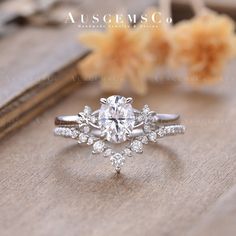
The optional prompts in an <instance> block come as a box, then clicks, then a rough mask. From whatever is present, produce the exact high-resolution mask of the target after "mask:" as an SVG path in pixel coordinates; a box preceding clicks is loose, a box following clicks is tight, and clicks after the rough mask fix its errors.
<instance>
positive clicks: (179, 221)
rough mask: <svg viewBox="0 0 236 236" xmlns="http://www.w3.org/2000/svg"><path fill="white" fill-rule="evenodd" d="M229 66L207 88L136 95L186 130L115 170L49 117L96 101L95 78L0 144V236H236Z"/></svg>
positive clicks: (163, 87)
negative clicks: (56, 131) (176, 117)
mask: <svg viewBox="0 0 236 236" xmlns="http://www.w3.org/2000/svg"><path fill="white" fill-rule="evenodd" d="M235 65H236V63H233V64H232V65H231V66H230V68H229V70H228V74H227V75H226V78H225V80H224V83H223V84H220V85H219V86H215V87H211V88H210V89H207V90H204V91H192V90H190V89H189V88H186V87H184V86H182V85H178V84H165V83H163V84H155V85H153V86H151V87H150V93H149V94H148V96H145V97H136V98H135V103H134V104H135V106H136V107H137V108H139V107H141V106H142V105H144V104H145V103H147V104H150V106H151V108H152V109H155V110H157V111H160V112H163V113H171V112H173V113H180V114H181V115H182V121H183V123H185V124H186V125H187V132H186V134H185V135H184V136H179V137H169V138H166V139H162V140H161V141H160V142H159V144H158V145H156V146H148V147H146V148H145V150H144V154H143V155H137V156H136V157H135V158H131V159H130V160H127V162H126V165H125V167H124V168H123V170H122V174H121V175H120V176H116V175H115V174H114V170H113V168H112V167H111V165H110V162H109V160H107V159H104V158H103V157H100V156H92V155H91V154H90V151H91V150H90V148H87V147H82V148H81V147H79V146H78V145H77V144H76V143H75V142H74V140H68V139H63V138H60V137H54V136H53V133H52V130H53V128H54V126H53V121H54V117H55V116H57V115H60V114H76V113H77V112H78V111H80V110H81V109H82V108H83V106H84V104H90V105H91V106H92V107H93V108H94V109H95V108H97V107H98V106H99V105H98V102H97V101H98V99H99V98H100V97H101V96H104V94H102V93H101V92H100V90H99V89H97V88H98V87H97V86H98V85H97V84H96V83H89V84H87V85H86V86H85V87H84V88H83V89H82V90H80V91H78V92H76V93H74V94H73V95H71V96H70V97H68V98H66V99H65V100H63V102H61V103H60V104H58V105H57V106H55V107H54V108H52V109H50V110H49V111H47V112H46V113H44V114H43V115H41V116H39V117H38V118H36V119H35V120H34V121H33V122H31V123H30V124H28V125H27V126H26V127H24V128H22V129H21V130H19V131H18V132H17V133H15V134H14V135H11V136H8V137H7V138H5V139H4V140H2V141H1V143H0V232H1V236H12V235H24V236H27V235H36V236H41V235H50V236H54V235H55V236H60V235H67V236H70V235H76V236H78V235H83V236H87V235H88V236H93V235H94V236H95V235H96V236H100V235H115V236H120V235H129V236H133V235H135V236H136V235H140V236H141V235H150V236H152V235H153V236H157V235H160V236H162V235H163V236H164V235H171V236H172V235H173V236H175V235H176V236H179V235H191V236H192V235H194V236H196V235H198V236H205V235H206V236H211V235H224V236H226V235H227V236H228V235H232V236H233V235H236V226H235V225H236V224H235V219H236V213H235V206H236V195H235V191H236V185H235V184H236V171H235V170H236V143H235V138H236V123H235V122H236V110H235V107H236V93H235V87H236V81H235V79H234V75H235ZM123 94H124V95H130V93H129V91H124V92H123Z"/></svg>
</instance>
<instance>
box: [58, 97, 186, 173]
mask: <svg viewBox="0 0 236 236" xmlns="http://www.w3.org/2000/svg"><path fill="white" fill-rule="evenodd" d="M132 102H133V99H132V98H130V97H128V98H125V97H122V96H119V95H113V96H110V97H108V98H101V99H100V103H101V107H100V109H98V110H96V111H92V109H91V108H90V107H88V106H85V108H84V110H83V111H82V112H80V113H79V114H78V115H72V116H58V117H56V119H55V125H56V126H57V127H56V128H55V130H54V134H55V135H58V136H63V137H68V138H72V139H75V140H76V141H77V142H78V143H79V144H87V145H90V146H92V148H93V150H92V153H93V154H102V155H103V156H104V157H106V158H109V159H110V161H111V164H112V165H113V166H114V167H115V170H116V172H117V173H119V172H120V170H121V167H122V166H123V165H124V163H125V160H126V159H127V158H128V157H131V156H132V155H133V154H135V153H142V152H143V146H144V145H145V144H148V143H149V142H154V143H155V142H157V140H158V139H159V138H163V137H165V136H172V135H177V134H183V133H184V131H185V126H183V125H180V124H179V123H178V120H179V115H175V114H159V113H157V112H155V111H151V110H150V108H149V107H148V105H145V106H144V107H143V108H142V109H141V110H137V109H135V108H133V107H132ZM118 144H124V145H123V148H122V149H123V150H121V151H119V150H118V151H117V150H116V149H117V146H119V147H120V145H118Z"/></svg>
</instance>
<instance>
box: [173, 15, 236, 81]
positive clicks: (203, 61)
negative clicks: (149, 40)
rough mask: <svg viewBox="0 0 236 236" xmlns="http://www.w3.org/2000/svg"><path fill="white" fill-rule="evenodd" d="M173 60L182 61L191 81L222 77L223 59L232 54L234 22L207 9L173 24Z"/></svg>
mask: <svg viewBox="0 0 236 236" xmlns="http://www.w3.org/2000/svg"><path fill="white" fill-rule="evenodd" d="M173 39H174V41H175V47H174V52H173V57H172V63H173V64H175V65H180V64H183V65H185V66H186V69H187V71H188V78H189V81H190V82H191V83H192V84H197V85H201V84H208V83H212V82H214V81H217V80H219V79H221V77H222V73H223V69H224V66H225V64H226V62H227V61H228V60H229V59H230V58H232V57H233V56H234V52H235V35H234V22H233V21H232V20H231V19H230V18H229V17H227V16H224V15H218V14H216V13H213V12H207V13H205V14H202V15H200V16H198V17H195V18H194V19H192V20H188V21H183V22H180V23H178V24H177V25H176V26H175V29H174V32H173Z"/></svg>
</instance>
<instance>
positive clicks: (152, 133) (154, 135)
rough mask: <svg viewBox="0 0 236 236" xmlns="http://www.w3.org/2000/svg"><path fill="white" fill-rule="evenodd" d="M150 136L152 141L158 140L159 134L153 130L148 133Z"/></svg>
mask: <svg viewBox="0 0 236 236" xmlns="http://www.w3.org/2000/svg"><path fill="white" fill-rule="evenodd" d="M148 138H149V140H150V141H152V142H156V140H157V134H156V133H155V132H151V133H149V134H148Z"/></svg>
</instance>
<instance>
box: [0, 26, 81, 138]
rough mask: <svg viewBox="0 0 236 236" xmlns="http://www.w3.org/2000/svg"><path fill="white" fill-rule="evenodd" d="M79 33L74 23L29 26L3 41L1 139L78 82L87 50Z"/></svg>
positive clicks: (0, 61)
mask: <svg viewBox="0 0 236 236" xmlns="http://www.w3.org/2000/svg"><path fill="white" fill-rule="evenodd" d="M78 33H79V30H78V29H77V28H76V27H74V26H65V27H61V28H32V27H29V28H26V29H22V30H21V31H19V32H17V33H15V34H14V35H13V36H12V37H6V38H5V39H2V40H1V41H0V51H1V57H0V86H1V93H0V138H1V137H3V136H4V135H6V134H7V133H9V132H10V131H12V130H14V129H16V128H18V127H19V126H22V125H23V124H26V123H28V121H29V120H31V119H32V118H33V117H35V116H36V115H38V114H39V113H40V112H42V111H43V110H45V109H46V108H48V107H49V106H50V105H52V104H53V103H55V102H56V101H57V100H58V99H60V98H61V97H63V96H65V95H66V94H67V93H68V92H70V91H71V90H72V89H73V88H75V87H76V85H78V76H77V71H76V64H77V63H78V60H79V58H81V57H82V56H83V54H84V53H85V48H84V47H82V45H79V44H78V42H77V40H76V36H77V34H78ZM76 82H77V83H76Z"/></svg>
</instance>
